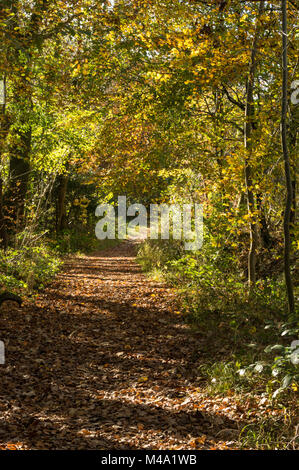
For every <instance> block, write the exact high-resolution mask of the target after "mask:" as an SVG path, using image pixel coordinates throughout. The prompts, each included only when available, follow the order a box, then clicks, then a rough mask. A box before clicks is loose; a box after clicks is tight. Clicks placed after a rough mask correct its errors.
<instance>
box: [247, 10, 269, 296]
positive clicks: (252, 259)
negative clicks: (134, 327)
mask: <svg viewBox="0 0 299 470" xmlns="http://www.w3.org/2000/svg"><path fill="white" fill-rule="evenodd" d="M263 11H264V1H261V2H260V6H259V12H258V18H257V25H256V30H255V34H254V38H253V44H252V49H251V59H250V66H249V74H248V81H247V93H246V106H245V128H244V147H245V185H246V192H247V207H248V215H249V217H250V226H249V230H250V248H249V253H248V284H249V287H250V288H252V287H254V285H255V282H256V250H257V246H258V224H257V222H256V216H255V215H254V210H255V200H254V193H253V190H252V168H251V164H250V159H251V154H252V131H253V122H254V103H253V90H254V76H255V71H256V54H257V50H258V41H259V37H260V32H261V25H260V21H259V20H260V16H261V15H262V13H263Z"/></svg>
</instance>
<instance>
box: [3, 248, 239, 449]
mask: <svg viewBox="0 0 299 470" xmlns="http://www.w3.org/2000/svg"><path fill="white" fill-rule="evenodd" d="M134 257H135V245H134V244H133V243H129V242H126V243H122V244H121V245H119V246H117V247H115V248H113V249H109V250H107V251H105V252H100V253H97V254H95V255H90V256H85V257H82V258H78V257H72V258H69V259H68V260H67V261H66V263H65V266H64V269H63V271H62V272H61V274H60V275H59V276H58V277H57V278H56V280H55V281H54V282H53V283H52V284H51V286H50V287H49V288H47V289H46V290H45V291H44V292H43V293H42V294H41V295H39V297H38V299H37V300H34V301H28V302H27V304H26V305H25V306H24V308H23V309H17V307H15V305H10V304H9V303H7V304H6V305H5V306H4V305H3V307H2V311H1V315H0V328H1V333H0V336H1V338H0V339H2V340H3V341H4V342H5V347H6V364H5V365H2V366H0V367H1V369H0V371H1V385H0V446H1V447H0V448H2V449H10V448H16V449H98V450H105V449H213V448H217V449H219V448H228V447H230V448H233V447H234V442H235V441H236V438H237V436H238V421H239V420H238V419H236V418H237V416H238V413H241V412H242V410H239V411H238V410H237V411H234V412H233V413H232V408H231V407H230V405H229V400H230V399H229V398H227V399H226V400H227V401H226V402H225V403H223V400H222V399H218V400H217V399H211V400H207V399H205V398H204V397H203V396H202V395H201V392H200V388H199V387H200V378H198V377H197V376H196V371H195V367H194V364H193V363H192V360H191V359H190V358H192V355H193V352H194V351H198V347H199V344H200V341H204V339H202V338H200V337H198V334H195V333H192V331H191V330H190V329H189V328H188V327H187V326H186V324H185V323H184V321H183V319H182V317H181V316H180V314H179V312H178V307H177V305H176V299H175V293H174V291H173V289H171V288H168V287H167V286H165V285H163V284H162V283H158V282H156V281H151V280H149V279H147V278H146V277H145V276H144V275H143V274H142V273H141V272H140V268H139V266H138V265H137V264H136V263H135V260H134Z"/></svg>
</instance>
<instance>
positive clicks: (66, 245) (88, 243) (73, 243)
mask: <svg viewBox="0 0 299 470" xmlns="http://www.w3.org/2000/svg"><path fill="white" fill-rule="evenodd" d="M117 243H118V240H108V239H105V240H98V239H97V238H96V236H95V234H94V229H88V228H87V227H81V228H79V227H77V229H76V230H74V229H70V230H64V231H62V232H61V233H60V234H59V235H58V236H57V238H55V239H54V240H51V241H50V245H51V247H52V248H53V249H54V250H56V251H57V252H58V253H60V254H67V253H88V252H91V251H96V250H102V249H104V248H109V247H111V246H114V245H115V244H117Z"/></svg>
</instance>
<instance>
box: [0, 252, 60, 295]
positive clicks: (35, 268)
mask: <svg viewBox="0 0 299 470" xmlns="http://www.w3.org/2000/svg"><path fill="white" fill-rule="evenodd" d="M60 263H61V262H60V260H59V258H58V256H57V254H55V253H53V252H52V251H51V250H50V249H49V248H48V247H45V246H34V247H24V248H22V249H18V250H16V249H8V250H7V251H6V252H2V254H1V262H0V282H1V286H2V287H4V288H7V289H12V288H13V289H14V288H25V289H29V290H31V289H34V288H41V287H43V285H44V284H45V283H47V282H48V281H49V280H50V279H51V278H52V277H53V276H54V275H55V274H56V273H57V272H58V270H59V266H60Z"/></svg>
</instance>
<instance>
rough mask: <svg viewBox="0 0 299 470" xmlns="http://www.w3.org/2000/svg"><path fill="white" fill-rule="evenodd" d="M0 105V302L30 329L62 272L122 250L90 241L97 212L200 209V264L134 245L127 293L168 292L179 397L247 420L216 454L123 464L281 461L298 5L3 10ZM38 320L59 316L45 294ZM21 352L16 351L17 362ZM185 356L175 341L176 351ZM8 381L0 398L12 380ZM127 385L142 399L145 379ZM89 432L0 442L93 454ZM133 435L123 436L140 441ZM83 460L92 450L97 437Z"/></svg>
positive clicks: (4, 5)
mask: <svg viewBox="0 0 299 470" xmlns="http://www.w3.org/2000/svg"><path fill="white" fill-rule="evenodd" d="M0 101H1V102H0V106H1V108H0V125H1V126H0V157H1V167H0V243H1V252H0V255H1V259H0V287H1V289H2V291H3V292H9V293H12V294H14V295H17V296H19V297H20V298H21V299H22V300H23V302H24V305H25V306H24V308H25V309H27V310H26V311H28V312H29V313H28V315H29V316H30V318H31V316H32V315H33V316H34V314H33V313H32V312H35V310H34V309H37V308H38V307H40V308H41V309H42V308H44V311H45V312H48V313H47V315H50V313H51V312H50V310H49V308H50V307H49V308H48V307H47V305H49V304H45V305H46V306H45V305H43V306H42V304H41V303H40V304H39V303H38V302H42V301H41V300H40V299H41V298H42V299H44V297H43V296H44V295H46V294H44V289H47V288H48V287H47V286H49V285H52V284H51V283H53V282H56V281H53V280H55V279H56V277H55V276H57V275H58V276H59V275H60V274H59V273H61V272H63V270H64V262H65V260H67V261H66V263H68V262H69V260H70V259H75V260H76V259H77V260H79V261H80V260H82V259H85V258H84V256H88V254H89V253H93V252H98V251H99V250H100V249H104V253H106V251H105V250H108V253H109V249H112V250H122V249H123V248H121V247H122V246H123V243H121V241H117V240H104V241H99V240H97V238H96V236H95V233H94V230H95V225H96V222H97V217H96V216H95V209H96V207H97V205H98V204H99V203H110V204H116V203H117V198H118V196H119V195H126V196H127V200H128V202H129V203H135V202H136V203H141V204H144V205H145V206H146V207H149V204H151V203H156V204H161V203H168V204H170V203H172V204H184V203H200V204H202V205H203V211H204V243H203V246H202V248H201V249H200V250H198V251H196V252H192V251H186V250H184V245H183V243H182V242H181V241H179V240H174V239H172V238H170V240H149V239H148V240H145V241H143V242H142V243H140V244H139V245H138V247H137V251H138V252H137V261H138V263H139V265H141V269H142V270H143V271H144V272H146V273H147V274H146V276H147V277H145V276H144V277H142V278H140V279H143V281H142V280H140V279H139V278H138V283H141V284H142V282H143V283H145V284H146V283H147V282H151V283H155V282H156V283H158V284H159V285H160V283H161V284H162V285H166V286H168V288H169V291H165V294H164V296H165V299H168V301H169V302H170V300H171V302H170V304H169V309H170V310H172V311H173V312H174V315H173V322H174V325H175V324H176V323H175V322H177V321H178V320H179V321H181V322H182V324H183V325H185V326H186V325H187V326H186V327H187V328H188V329H189V330H188V331H190V332H191V333H190V334H194V335H195V337H196V338H198V337H199V338H200V339H199V340H198V348H197V347H196V342H195V345H194V344H193V343H192V345H193V346H192V348H193V349H192V348H191V349H190V350H187V351H184V354H185V357H187V358H188V359H187V360H188V361H190V364H192V367H191V366H190V371H191V369H192V374H193V375H192V374H191V372H190V371H189V372H188V374H189V373H190V374H191V375H192V377H193V378H192V380H195V382H194V384H195V385H194V387H195V388H194V390H193V389H192V388H191V385H190V384H189V385H190V394H191V390H193V391H192V393H194V394H196V393H197V392H195V389H196V390H197V389H198V387H199V388H200V389H201V392H200V393H202V394H203V396H204V397H205V398H204V399H205V400H206V403H210V405H211V403H212V402H213V400H214V402H213V403H214V404H215V403H220V404H221V406H222V408H221V409H224V408H225V410H227V409H228V408H229V407H230V406H231V413H232V416H233V414H234V413H236V414H237V413H238V406H241V405H240V403H241V402H243V403H245V404H247V405H246V406H247V408H245V409H244V410H243V411H242V420H243V421H244V423H243V424H242V426H241V427H239V428H238V432H237V433H236V432H235V433H234V432H232V433H231V435H230V436H228V437H227V438H223V440H222V441H221V443H220V444H219V439H218V441H217V442H218V444H217V443H215V442H214V444H211V442H210V440H211V439H210V437H209V435H208V434H209V433H208V432H205V433H204V432H203V435H206V436H208V437H206V438H203V437H202V435H200V436H197V437H193V438H192V439H191V440H190V441H188V442H187V441H184V442H181V443H178V442H175V441H173V442H172V441H171V439H170V438H169V439H168V438H167V439H166V437H165V436H164V437H165V439H164V437H163V439H164V440H163V439H162V438H159V436H158V437H156V438H155V440H154V441H150V438H149V437H144V440H143V441H142V440H141V441H138V442H137V441H136V442H135V441H134V440H133V438H132V441H131V444H130V445H131V448H134V446H135V447H137V448H143V447H146V446H147V447H149V448H153V449H159V448H191V449H192V448H201V447H205V445H206V446H207V448H229V447H230V446H231V447H232V446H233V447H234V448H238V449H240V448H251V449H256V448H258V449H274V448H283V449H293V448H295V446H296V439H298V422H297V421H296V410H297V408H296V407H297V403H298V378H299V371H298V353H296V347H297V348H298V345H297V346H296V344H295V343H294V341H296V340H298V332H299V326H298V325H299V324H298V310H296V298H297V299H298V274H297V277H296V254H298V238H297V235H298V227H297V228H296V159H297V157H298V122H299V105H298V103H299V81H298V2H297V0H289V1H284V0H282V1H280V0H274V1H262V0H260V1H256V0H255V1H254V0H251V1H246V0H239V1H236V0H214V1H209V0H190V1H187V0H186V1H184V0H163V1H158V0H132V1H129V0H115V1H114V2H112V1H108V0H102V1H101V0H0ZM125 243H126V242H125ZM128 249H129V250H131V248H128ZM134 249H136V247H135V245H134ZM116 253H118V252H117V251H116ZM99 256H101V255H99ZM103 256H104V255H103ZM82 257H83V258H82ZM79 261H78V262H79ZM93 269H95V268H93ZM115 269H117V267H115ZM130 269H131V268H130ZM86 272H87V271H86ZM92 272H94V274H96V271H92ZM82 276H83V274H82ZM119 276H120V278H119V279H120V281H121V279H122V274H121V272H120V274H119ZM123 276H124V275H123ZM70 282H71V281H70ZM136 282H137V281H136ZM65 288H67V284H66V285H65ZM59 289H60V287H59V285H58V286H57V291H56V292H58V293H59ZM61 289H62V287H61ZM76 289H79V287H78V285H77V287H76ZM82 289H83V287H82ZM82 289H81V290H82ZM86 289H87V288H86ZM115 289H116V288H115ZM139 289H141V292H139ZM142 289H144V287H140V285H139V284H136V298H141V297H142V296H143V294H144V296H145V295H152V296H153V301H154V300H155V299H154V298H155V296H157V297H160V296H161V293H160V294H158V293H152V294H148V293H147V294H145V293H144V292H143V291H142ZM103 292H104V291H103ZM138 292H139V293H138ZM169 292H171V295H170V293H169ZM173 292H175V293H174V294H173ZM78 295H79V294H78ZM80 295H81V294H80ZM109 295H110V294H109V292H107V298H108V297H109ZM113 295H114V294H113ZM115 295H116V294H115ZM117 295H118V296H121V295H122V294H121V292H119V293H118V294H117ZM40 296H41V297H40ZM296 296H297V297H296ZM4 297H5V295H4ZM160 300H161V302H162V300H163V295H162V298H161V299H160ZM56 301H57V303H56ZM103 302H104V303H105V298H104V300H103ZM132 302H133V300H132ZM51 304H52V305H60V304H59V302H58V300H57V299H56V300H55V296H54V298H53V299H52V301H51ZM7 305H11V304H4V303H3V306H2V307H1V309H3V312H4V313H3V314H2V315H1V316H0V333H1V337H0V339H3V341H4V343H5V338H6V336H5V335H7V334H8V335H9V331H10V332H11V334H12V332H13V331H15V329H18V328H19V327H20V325H22V321H23V320H22V319H21V317H22V313H20V312H21V309H20V310H19V309H18V308H17V307H16V306H15V304H14V305H12V306H11V307H7ZM132 305H133V307H134V308H135V306H136V304H135V303H133V304H131V306H132ZM163 305H164V304H163ZM167 305H168V304H167ZM47 308H48V310H47ZM51 308H52V307H51ZM67 308H68V307H67V304H66V307H65V309H66V310H67ZM147 308H149V307H147ZM159 308H160V307H159V306H157V312H156V314H155V315H159ZM161 308H162V307H161ZM163 308H164V307H163ZM163 308H162V310H163ZM5 309H6V310H5ZM162 310H161V311H162ZM30 312H31V313H30ZM49 312H50V313H49ZM62 313H63V315H64V314H65V312H64V311H63V312H62ZM41 315H42V313H41ZM45 315H46V313H45ZM140 315H142V312H141V313H140ZM151 315H152V314H151ZM161 315H162V314H161ZM22 318H23V317H22ZM55 318H56V317H55ZM146 318H147V317H146V315H145V317H144V322H145V319H146ZM150 318H152V319H153V318H156V317H154V316H153V315H152V316H151V317H149V318H148V324H147V325H145V326H144V325H143V327H144V328H145V329H146V328H148V329H150V328H151V324H150V321H156V320H150ZM167 318H168V317H167ZM171 318H172V317H171ZM49 321H50V320H49ZM56 321H57V322H58V323H59V321H60V320H59V316H57V318H56ZM61 321H63V322H65V324H67V319H65V318H63V320H61ZM83 321H85V322H86V324H87V323H88V318H87V317H86V318H85V319H82V322H83ZM125 321H126V322H128V323H129V322H133V319H130V316H128V318H127V320H125ZM134 321H137V320H136V319H135V320H134ZM171 321H172V320H171ZM171 321H170V320H169V322H170V323H169V325H170V326H169V328H170V330H171V328H172V326H171ZM10 322H11V323H10ZM14 322H16V323H14ZM18 322H19V323H18ZM20 322H21V323H20ZM69 323H71V320H69ZM32 325H33V326H32V328H33V329H34V328H35V327H34V323H33V324H32ZM160 326H161V325H160ZM185 326H183V328H185ZM143 327H142V328H143ZM6 328H8V329H9V328H11V330H8V331H6ZM36 328H37V330H38V331H39V332H40V331H42V328H43V323H42V321H41V324H40V325H39V326H38V327H36ZM65 328H68V327H67V326H65ZM69 328H72V326H71V325H70V326H69ZM131 328H134V325H132V326H131ZM153 328H154V326H153ZM161 328H162V330H163V331H164V333H163V334H164V336H165V341H167V338H168V336H167V335H168V330H167V329H165V327H164V326H163V323H162V326H161ZM162 330H161V331H162ZM24 331H25V330H24ZM26 331H27V330H26ZM71 331H72V330H70V332H71ZM113 331H114V330H113V328H112V329H111V332H110V335H111V341H112V336H113ZM171 331H172V330H171ZM16 334H17V331H16ZM24 334H25V333H24ZM30 334H31V333H30ZM32 334H33V333H32ZM40 334H42V333H40ZM161 334H162V333H161ZM170 334H172V333H170ZM198 335H199V336H198ZM2 337H3V338H2ZM202 338H204V339H205V342H204V343H202ZM30 341H31V340H30V339H26V336H24V338H23V341H22V343H20V344H16V345H15V349H16V350H22V351H23V350H26V344H28V342H29V343H30ZM99 341H101V337H100V338H99ZM150 341H151V339H148V342H150ZM173 341H174V343H175V341H176V337H175V335H174V337H173ZM181 341H182V339H181V336H180V335H179V334H178V343H177V349H178V350H179V349H180V344H181ZM199 344H200V346H199ZM294 344H295V345H294ZM18 348H19V349H18ZM127 349H128V350H129V348H127ZM125 351H126V348H125ZM125 353H126V352H125ZM23 354H25V353H23ZM201 354H202V355H201ZM61 360H62V362H63V358H62V359H61ZM107 362H109V361H108V360H107ZM4 367H7V365H5V366H3V365H1V368H3V369H1V370H4ZM8 367H9V365H8ZM49 367H50V366H49ZM51 367H52V366H51ZM53 367H54V366H53ZM50 369H51V368H50ZM50 369H49V370H50ZM54 369H55V368H54ZM1 370H0V373H1V374H2V372H1ZM51 370H52V369H51ZM188 370H189V369H188ZM195 371H196V372H195ZM74 373H75V372H74ZM93 373H94V372H93ZM112 373H113V372H111V374H112ZM176 373H177V374H178V377H179V380H181V377H185V375H184V374H187V372H186V370H184V368H183V370H179V371H176ZM6 374H7V375H6V379H5V380H7V382H4V383H10V382H9V381H13V380H14V379H13V376H12V375H9V374H12V372H11V371H9V370H8V369H7V371H6ZM49 374H50V372H48V375H47V380H48V381H50V382H51V377H50V375H51V374H50V375H49ZM78 374H79V372H78ZM104 377H106V375H104ZM186 377H187V375H186ZM188 377H189V375H188ZM190 377H191V376H190ZM194 377H195V378H194ZM198 377H199V379H198ZM45 380H46V379H45ZM136 380H137V383H138V384H139V385H138V386H143V387H145V389H146V387H149V385H147V384H148V383H149V380H148V376H147V375H146V374H145V375H144V376H142V377H141V378H139V379H136ZM188 380H189V379H188ZM190 380H191V379H190ZM196 380H198V382H196ZM6 386H7V387H8V389H9V386H8V385H6ZM169 387H170V389H171V387H172V386H171V384H170V385H169ZM173 387H174V385H173ZM187 388H188V387H186V390H187ZM151 390H152V392H151V393H152V395H151V396H154V395H155V393H157V394H158V392H155V388H153V389H151ZM11 393H13V386H12V389H11ZM34 393H36V392H35V391H34ZM43 393H45V392H44V391H43ZM49 393H50V392H49ZM103 393H104V392H103ZM144 393H146V392H144ZM186 393H187V392H186ZM1 396H2V391H1ZM43 396H44V395H43ZM190 396H191V395H190ZM194 396H195V395H192V396H191V398H190V397H189V401H190V400H191V401H192V400H196V398H194ZM3 397H4V401H3V402H2V401H1V402H0V404H1V406H2V404H3V403H6V401H5V393H4V392H3ZM29 398H30V397H29ZM31 398H32V397H31ZM184 399H185V400H186V397H185V398H184ZM202 399H203V398H202ZM225 400H228V401H225ZM235 400H237V401H238V400H239V401H238V403H239V405H235ZM54 401H55V400H54ZM38 403H39V402H38V400H37V405H36V406H39V405H38ZM182 403H185V402H184V401H182ZM224 403H226V404H224ZM228 403H229V404H228ZM3 406H4V405H3ZM30 406H31V404H30ZM184 406H185V405H184ZM188 406H189V405H188ZM190 406H191V405H190ZM211 406H212V405H211ZM213 406H214V405H213ZM215 406H216V405H215ZM233 406H236V408H233ZM242 406H243V405H242ZM244 406H245V405H244ZM70 409H71V410H73V409H74V406H73V405H72V407H71V408H70ZM161 409H162V408H161ZM221 409H220V410H221ZM232 410H237V411H232ZM164 412H165V410H164ZM20 413H21V411H20ZM28 413H29V412H28ZM32 413H33V411H32ZM34 413H35V414H34ZM34 413H33V414H34V416H35V418H34V419H35V420H36V419H37V418H36V416H37V411H36V409H35V411H34ZM72 413H74V412H72ZM186 413H187V412H186ZM221 413H222V411H220V414H221ZM224 413H226V411H224ZM227 413H228V412H227ZM29 414H30V413H29ZM216 414H218V412H217V413H216ZM70 415H71V413H70ZM3 416H4V415H3ZM232 416H230V417H232ZM233 418H234V419H235V420H236V421H237V422H239V421H240V420H241V418H240V417H239V416H237V415H236V416H233ZM233 418H232V419H233ZM6 419H7V418H5V419H4V418H3V420H4V422H5V421H6ZM21 419H22V418H19V420H21ZM26 419H28V416H27V418H26ZM175 419H176V418H175ZM246 420H247V421H246ZM148 421H150V418H148ZM216 421H217V420H216ZM2 422H3V421H2V420H1V423H2ZM86 423H87V424H85V428H84V429H83V431H86V432H85V433H84V432H83V431H82V433H83V434H82V433H81V436H82V438H81V439H82V441H80V442H78V441H76V439H77V437H73V440H72V442H73V444H72V443H71V439H72V438H71V437H69V441H68V440H67V438H65V437H64V438H61V441H59V440H58V441H57V442H56V444H55V441H53V442H52V441H51V440H48V441H47V438H41V437H40V435H41V434H40V433H37V435H38V436H39V437H32V436H31V435H30V436H31V437H30V436H29V437H28V436H27V437H26V439H27V440H26V439H25V438H24V435H23V434H22V431H20V430H19V428H18V427H17V425H13V424H11V426H12V428H11V429H12V430H10V432H9V433H8V434H7V433H6V434H5V436H6V437H5V436H4V435H2V433H1V429H0V441H1V445H2V448H7V446H10V447H11V448H18V445H19V446H20V448H59V447H62V448H74V447H76V446H77V447H79V448H80V447H81V448H89V446H91V444H88V443H86V442H87V441H88V442H91V441H92V438H90V439H89V440H88V439H87V437H88V436H89V434H88V433H89V432H91V431H89V429H90V428H89V427H88V423H89V422H88V419H87V421H86ZM133 424H134V423H133ZM7 426H9V423H8V424H7ZM14 426H15V427H14ZM53 426H54V425H53ZM138 426H139V427H138ZM138 426H137V427H138V429H137V434H140V433H141V434H142V432H143V431H142V430H143V429H144V427H145V429H147V425H146V424H145V425H144V424H142V425H141V424H138ZM182 426H184V424H182ZM25 427H26V424H25ZM230 427H231V426H229V425H226V427H225V426H224V431H225V430H226V431H227V428H229V429H230ZM191 428H192V426H191ZM20 429H21V428H20ZM52 431H53V434H55V433H54V430H52V428H51V431H49V432H52ZM56 431H57V430H56ZM56 431H55V432H56ZM222 431H223V430H222ZM222 431H221V430H219V431H218V434H217V433H216V434H215V435H220V434H221V432H222ZM26 432H27V431H26ZM163 432H164V431H163ZM165 432H166V431H165ZM167 432H168V431H167ZM169 432H170V431H169ZM188 432H189V433H191V434H192V431H188ZM144 433H145V431H144ZM25 434H26V433H25ZM116 434H117V435H120V436H122V431H121V430H118V431H117V432H116V431H114V434H113V435H114V441H113V442H112V441H111V442H110V444H109V443H108V444H107V448H109V445H110V446H112V447H113V446H114V447H115V448H126V447H121V445H123V446H125V445H127V446H128V448H129V437H128V441H121V439H120V438H116V437H115V435H116ZM145 434H146V433H145ZM224 434H225V433H224ZM224 434H223V436H224ZM7 435H8V436H10V437H9V438H7ZM86 436H87V437H86ZM101 436H102V435H101V434H100V437H101ZM146 436H147V435H146ZM48 438H49V436H48ZM84 438H86V439H87V441H86V442H85V441H84ZM30 439H31V440H30ZM34 439H35V440H34ZM49 439H50V438H49ZM53 439H54V438H53ZM65 439H66V440H65ZM119 439H120V440H119ZM130 439H131V438H130ZM209 439H210V440H209ZM25 441H26V444H24V442H25ZM50 441H51V444H50ZM133 441H134V444H133ZM41 442H42V443H41ZM121 442H123V444H121ZM124 442H125V444H124ZM18 443H20V444H18ZM205 443H206V444H205ZM207 443H209V444H207ZM96 446H97V448H106V447H105V445H104V444H102V443H99V436H98V437H97V444H95V447H96ZM101 446H102V447H101ZM118 446H120V447H118ZM168 446H169V447H168ZM175 446H177V447H175ZM221 446H222V447H221ZM297 446H298V441H297ZM90 448H92V447H90Z"/></svg>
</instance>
